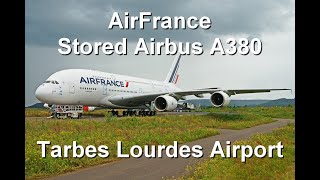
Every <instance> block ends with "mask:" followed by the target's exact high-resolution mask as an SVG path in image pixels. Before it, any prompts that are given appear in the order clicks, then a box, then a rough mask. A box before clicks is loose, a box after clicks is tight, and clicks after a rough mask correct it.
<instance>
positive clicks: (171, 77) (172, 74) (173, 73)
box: [164, 53, 181, 84]
mask: <svg viewBox="0 0 320 180" xmlns="http://www.w3.org/2000/svg"><path fill="white" fill-rule="evenodd" d="M180 59H181V54H180V53H178V54H177V56H176V57H175V59H174V61H173V63H172V65H171V68H170V70H169V72H168V74H167V77H166V80H165V81H164V82H166V83H173V84H176V83H177V82H178V78H179V75H178V69H179V65H180Z"/></svg>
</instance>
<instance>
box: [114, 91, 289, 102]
mask: <svg viewBox="0 0 320 180" xmlns="http://www.w3.org/2000/svg"><path fill="white" fill-rule="evenodd" d="M278 90H290V89H233V90H224V89H220V88H205V89H194V90H186V91H176V92H159V93H146V94H137V95H133V94H128V95H115V96H111V97H109V98H108V100H109V101H110V102H111V103H113V104H115V105H119V106H128V105H130V106H136V105H142V104H147V103H148V102H151V101H154V100H155V99H156V97H158V96H161V95H169V96H172V97H175V98H176V99H180V98H182V97H183V96H189V95H196V96H199V95H202V94H212V93H214V92H218V91H223V92H225V93H227V94H228V95H229V96H231V95H236V94H245V93H263V92H270V91H278Z"/></svg>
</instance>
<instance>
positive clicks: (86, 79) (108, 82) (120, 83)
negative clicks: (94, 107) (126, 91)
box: [80, 77, 128, 87]
mask: <svg viewBox="0 0 320 180" xmlns="http://www.w3.org/2000/svg"><path fill="white" fill-rule="evenodd" d="M81 83H85V84H101V85H108V86H117V87H128V82H126V84H125V83H124V82H123V81H117V80H108V79H101V78H92V77H81V78H80V84H81Z"/></svg>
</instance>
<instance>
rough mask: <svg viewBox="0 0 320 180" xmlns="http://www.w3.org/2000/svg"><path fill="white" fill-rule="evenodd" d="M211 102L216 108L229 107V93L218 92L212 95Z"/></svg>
mask: <svg viewBox="0 0 320 180" xmlns="http://www.w3.org/2000/svg"><path fill="white" fill-rule="evenodd" d="M210 101H211V104H212V105H213V106H214V107H223V106H228V105H229V103H230V97H229V95H228V94H227V93H225V92H223V91H218V92H215V93H212V94H211V97H210Z"/></svg>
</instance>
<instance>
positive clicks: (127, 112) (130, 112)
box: [111, 110, 156, 117]
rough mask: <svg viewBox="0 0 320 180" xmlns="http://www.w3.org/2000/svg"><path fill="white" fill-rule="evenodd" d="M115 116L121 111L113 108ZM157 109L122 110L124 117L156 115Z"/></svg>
mask: <svg viewBox="0 0 320 180" xmlns="http://www.w3.org/2000/svg"><path fill="white" fill-rule="evenodd" d="M111 113H112V115H113V116H119V111H115V110H112V111H111ZM155 115H156V111H149V110H125V111H122V117H125V116H155Z"/></svg>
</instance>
